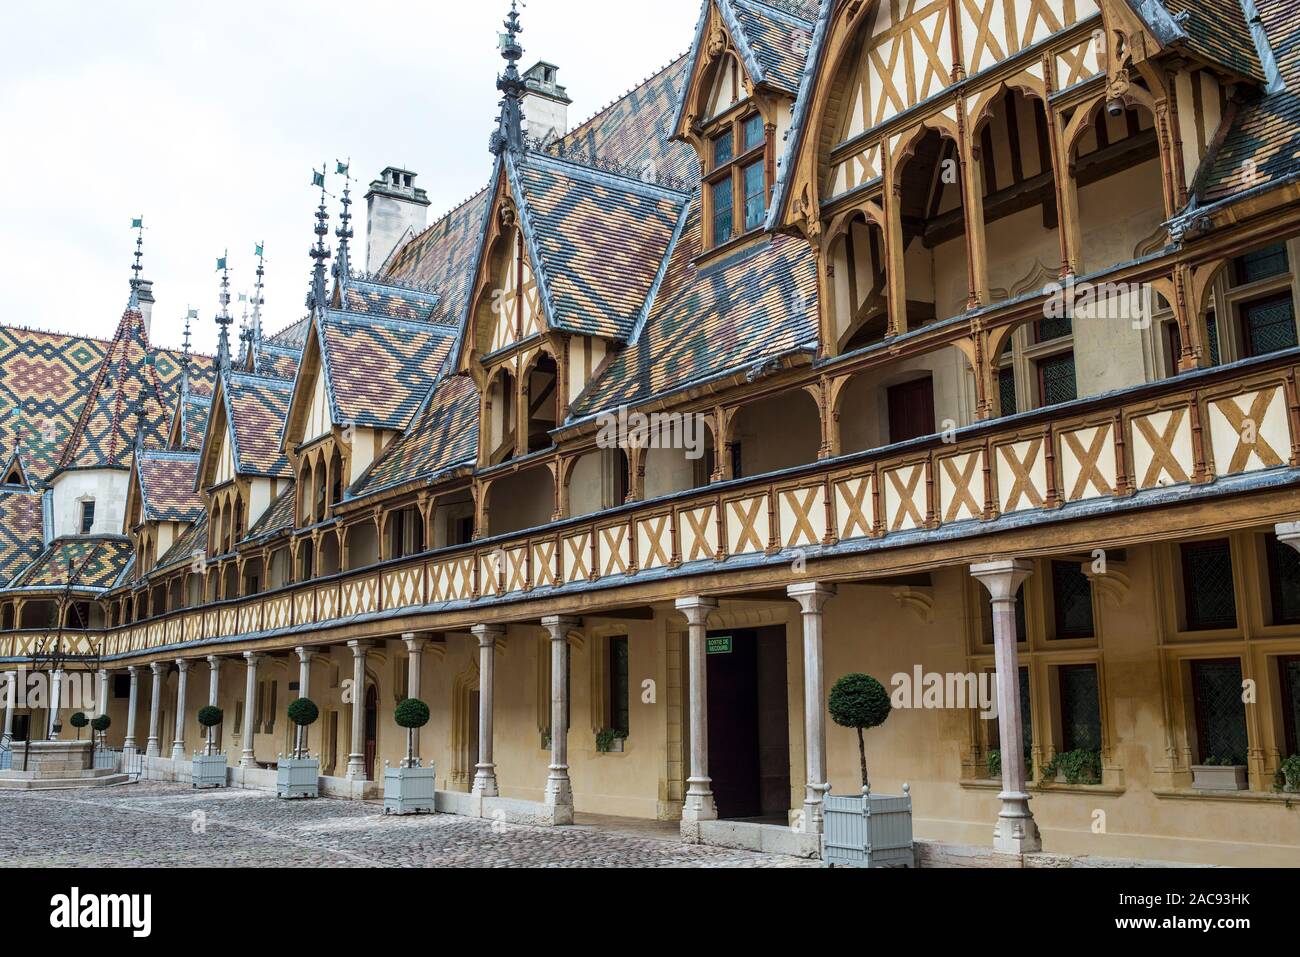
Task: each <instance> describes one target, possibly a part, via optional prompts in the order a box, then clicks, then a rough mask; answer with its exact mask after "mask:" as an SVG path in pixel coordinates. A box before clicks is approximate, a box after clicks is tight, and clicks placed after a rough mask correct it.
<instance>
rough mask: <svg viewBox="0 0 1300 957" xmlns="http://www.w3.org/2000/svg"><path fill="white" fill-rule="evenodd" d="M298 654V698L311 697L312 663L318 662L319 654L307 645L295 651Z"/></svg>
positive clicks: (300, 646)
mask: <svg viewBox="0 0 1300 957" xmlns="http://www.w3.org/2000/svg"><path fill="white" fill-rule="evenodd" d="M294 651H296V652H297V653H298V697H299V698H310V697H311V663H312V662H313V661H315V660H316V655H317V654H318V652H317V651H316V649H314V648H308V647H307V646H306V645H299V646H298V647H297V648H295V649H294Z"/></svg>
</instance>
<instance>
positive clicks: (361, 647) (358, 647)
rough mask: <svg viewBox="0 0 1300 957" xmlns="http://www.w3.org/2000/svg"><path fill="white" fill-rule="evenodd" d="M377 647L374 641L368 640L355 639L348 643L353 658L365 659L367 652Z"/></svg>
mask: <svg viewBox="0 0 1300 957" xmlns="http://www.w3.org/2000/svg"><path fill="white" fill-rule="evenodd" d="M374 646H375V643H374V642H373V641H370V640H368V639H366V638H354V639H352V640H351V641H349V642H348V647H349V648H351V649H352V657H354V658H364V657H365V656H366V652H367V651H369V650H370V649H371V648H373V647H374Z"/></svg>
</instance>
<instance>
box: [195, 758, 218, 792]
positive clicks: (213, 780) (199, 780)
mask: <svg viewBox="0 0 1300 957" xmlns="http://www.w3.org/2000/svg"><path fill="white" fill-rule="evenodd" d="M191 769H192V771H191V780H192V781H193V782H194V786H195V787H196V788H224V787H225V786H226V756H225V755H224V754H196V755H194V761H193V763H192V764H191Z"/></svg>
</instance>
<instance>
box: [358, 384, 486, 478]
mask: <svg viewBox="0 0 1300 957" xmlns="http://www.w3.org/2000/svg"><path fill="white" fill-rule="evenodd" d="M478 413H479V402H478V392H477V390H476V389H475V387H474V382H473V380H472V379H471V378H470V377H469V376H450V377H448V378H446V379H443V380H442V382H441V383H439V384H438V388H437V389H436V390H435V392H434V394H433V396H432V398H431V399H430V401H429V402H428V404H427V405H425V406H424V407H423V408H422V409H421V410H420V412H419V414H418V415H417V416H416V417H415V419H414V421H413V422H412V423H411V427H410V428H409V429H408V430H407V431H406V433H405V434H404V435H403V436H402V437H401V438H400V439H398V440H397V441H396V442H394V443H393V444H392V445H391V446H389V448H388V449H387V450H386V451H385V452H384V454H383V455H382V456H381V457H380V458H379V460H378V461H377V462H376V463H375V464H374V465H373V466H371V468H370V470H369V471H368V472H366V474H365V475H364V476H362V478H361V480H360V481H359V482H358V483H357V484H356V486H354V487H353V490H352V494H353V497H357V496H361V495H369V494H373V493H375V492H379V491H382V490H383V489H386V488H392V487H393V486H396V485H404V484H406V483H408V482H414V481H417V480H428V479H431V478H433V477H434V476H437V475H438V474H440V473H443V472H447V471H449V470H451V469H454V468H456V467H458V466H470V465H473V464H474V459H475V456H476V455H477V453H478Z"/></svg>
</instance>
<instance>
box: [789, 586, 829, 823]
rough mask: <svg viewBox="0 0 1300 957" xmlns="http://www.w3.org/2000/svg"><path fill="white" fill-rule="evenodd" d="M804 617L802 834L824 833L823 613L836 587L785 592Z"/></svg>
mask: <svg viewBox="0 0 1300 957" xmlns="http://www.w3.org/2000/svg"><path fill="white" fill-rule="evenodd" d="M786 594H788V595H789V596H790V597H791V598H793V599H794V600H795V601H797V602H798V603H799V610H800V611H801V612H802V613H803V741H804V758H805V763H806V765H807V769H808V783H807V786H806V787H807V790H806V791H805V793H804V799H803V831H804V833H806V834H820V833H821V832H822V822H823V820H824V815H823V814H822V803H823V798H824V797H825V796H826V789H827V782H826V682H825V678H824V677H823V667H822V662H823V661H824V660H825V659H824V657H823V654H822V632H823V624H824V623H823V619H822V610H823V609H824V608H825V607H826V603H827V602H828V601H830V600H831V598H832V597H834V595H835V586H834V585H823V584H821V583H820V582H801V583H799V584H797V585H791V586H790V587H789V588H787V589H786Z"/></svg>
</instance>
